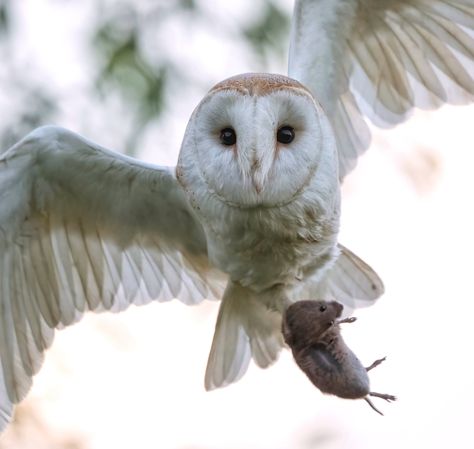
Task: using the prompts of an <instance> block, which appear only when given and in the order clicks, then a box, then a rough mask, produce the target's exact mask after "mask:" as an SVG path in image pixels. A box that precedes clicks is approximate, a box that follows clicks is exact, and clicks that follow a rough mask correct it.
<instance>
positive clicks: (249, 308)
mask: <svg viewBox="0 0 474 449" xmlns="http://www.w3.org/2000/svg"><path fill="white" fill-rule="evenodd" d="M283 344H284V343H283V336H282V334H281V314H280V313H279V312H276V311H273V310H270V309H268V307H267V306H266V305H265V304H263V303H262V302H261V301H259V300H258V297H257V294H256V293H254V292H252V291H251V290H249V289H246V288H244V287H241V286H240V285H238V284H235V283H233V282H230V283H229V285H228V286H227V288H226V291H225V293H224V297H223V299H222V303H221V306H220V309H219V315H218V317H217V323H216V329H215V332H214V339H213V341H212V347H211V352H210V354H209V359H208V362H207V368H206V377H205V387H206V390H213V389H214V388H219V387H225V386H227V385H229V384H231V383H233V382H237V381H238V380H239V379H240V378H241V377H242V376H243V375H244V374H245V372H246V371H247V368H248V366H249V362H250V358H251V357H253V359H254V360H255V363H256V364H257V365H258V366H259V367H261V368H266V367H268V366H269V365H270V364H272V363H273V362H274V361H275V360H276V359H277V358H278V354H279V352H280V350H281V348H282V346H283Z"/></svg>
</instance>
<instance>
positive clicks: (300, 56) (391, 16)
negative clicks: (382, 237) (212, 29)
mask: <svg viewBox="0 0 474 449" xmlns="http://www.w3.org/2000/svg"><path fill="white" fill-rule="evenodd" d="M473 29H474V2H473V0H384V1H381V0H298V1H296V3H295V9H294V16H293V23H292V31H291V37H290V53H289V73H288V77H287V76H283V75H274V74H255V73H250V74H245V75H238V76H234V77H232V78H229V79H227V80H225V81H223V82H221V83H219V84H217V85H216V86H214V87H213V88H212V89H211V90H210V91H209V92H208V93H207V95H206V96H205V97H204V98H203V100H202V101H201V102H200V104H199V105H198V106H197V108H196V109H195V111H194V113H193V115H192V116H191V118H190V120H189V124H188V126H187V129H186V132H185V135H184V139H183V144H182V148H181V152H180V155H179V160H178V163H177V166H176V168H166V167H160V166H155V165H150V164H147V163H144V162H141V161H138V160H136V159H133V158H129V157H126V156H123V155H121V154H117V153H114V152H112V151H109V150H107V149H105V148H102V147H100V146H98V145H96V144H95V143H93V142H90V141H88V140H86V139H84V138H82V137H80V136H78V135H76V134H74V133H73V132H70V131H68V130H65V129H62V128H58V127H53V126H48V127H42V128H39V129H37V130H34V131H33V132H32V133H30V134H29V135H28V136H26V137H25V138H24V139H23V140H21V141H20V142H18V143H17V144H15V145H14V146H13V147H11V148H10V149H9V150H7V151H6V152H5V153H3V154H2V155H1V156H0V199H1V200H0V360H1V366H0V430H1V429H3V428H4V427H5V426H6V425H7V423H8V421H9V420H10V419H11V416H12V413H13V407H14V404H16V403H18V402H19V401H21V400H22V398H24V397H25V395H26V394H27V392H28V390H29V389H30V386H31V383H32V377H33V376H34V374H35V373H37V372H38V370H39V369H40V366H41V363H42V360H43V354H44V351H45V350H46V349H47V348H48V347H49V346H50V345H51V343H52V340H53V335H54V330H55V329H57V328H60V327H64V326H68V325H70V324H72V323H74V322H76V321H78V320H79V319H80V318H81V316H82V315H83V314H84V312H86V311H107V310H111V311H120V310H123V309H125V308H127V307H128V306H129V305H130V304H141V303H146V302H147V301H150V300H158V301H165V300H169V299H172V298H178V299H180V300H181V301H183V302H184V303H186V304H196V303H198V302H200V301H201V300H202V299H203V298H210V299H212V298H214V299H219V300H222V302H221V305H220V310H219V315H218V319H217V324H216V329H215V335H214V339H213V342H212V347H211V352H210V356H209V360H208V366H207V370H206V374H205V387H206V388H207V389H212V388H217V387H222V386H225V385H227V384H229V383H232V382H235V381H237V380H238V379H239V378H240V377H241V376H242V375H243V374H244V373H245V371H246V369H247V367H248V365H249V362H250V360H251V359H252V358H253V360H254V361H255V363H256V364H257V365H258V366H260V367H267V366H268V365H270V364H271V363H272V362H273V361H275V359H276V358H277V356H278V353H279V352H280V350H281V348H282V346H283V338H282V335H281V331H280V328H281V314H282V311H284V310H285V308H286V307H287V306H288V305H289V304H290V303H292V302H294V301H298V300H299V299H308V298H324V299H336V300H338V301H339V302H343V303H345V304H349V305H351V306H357V305H360V304H363V303H365V304H370V303H372V302H373V301H374V300H375V299H376V298H378V297H379V296H380V295H381V294H382V292H383V285H382V282H381V280H380V279H379V277H378V276H377V274H376V273H375V272H374V271H373V270H372V269H371V268H370V267H369V266H368V265H367V264H365V263H364V262H363V261H362V260H361V259H359V258H358V257H357V256H356V255H355V254H353V253H352V252H351V251H349V250H348V249H347V248H345V247H343V246H342V245H340V244H339V243H338V228H339V216H340V187H339V186H340V182H341V181H342V180H343V179H344V177H345V176H346V174H347V173H348V172H349V171H350V170H351V169H352V168H353V167H354V165H355V163H356V160H357V157H358V156H359V155H360V154H361V153H362V152H363V151H364V150H365V149H366V148H367V147H368V145H369V140H370V135H369V132H368V127H367V123H366V120H367V119H369V120H371V121H372V122H373V123H374V124H376V125H380V126H384V125H394V124H397V123H400V122H403V121H404V120H405V119H407V117H408V116H409V114H410V112H411V111H412V109H413V108H415V107H436V106H439V105H441V104H443V103H466V102H469V101H471V100H472V95H473V94H474V82H473V80H472V78H471V75H470V73H469V68H468V67H469V64H471V63H472V60H473V55H474V41H473V39H472V37H471V35H472V31H473Z"/></svg>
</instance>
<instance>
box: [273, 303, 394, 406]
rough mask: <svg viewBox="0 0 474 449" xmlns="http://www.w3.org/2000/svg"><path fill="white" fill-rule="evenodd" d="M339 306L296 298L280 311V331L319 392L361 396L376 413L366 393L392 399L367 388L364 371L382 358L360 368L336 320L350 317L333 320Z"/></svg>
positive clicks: (353, 396)
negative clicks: (281, 320) (295, 300)
mask: <svg viewBox="0 0 474 449" xmlns="http://www.w3.org/2000/svg"><path fill="white" fill-rule="evenodd" d="M342 310H343V307H342V305H341V304H339V303H337V302H335V301H332V302H325V301H298V302H296V303H294V304H292V305H291V306H290V307H288V308H287V309H286V311H285V313H284V315H283V322H282V332H283V336H284V338H285V342H286V343H287V344H288V346H290V348H291V350H292V352H293V357H294V359H295V361H296V363H297V365H298V366H299V367H300V368H301V370H302V371H303V372H304V373H305V374H306V375H307V376H308V378H309V379H310V380H311V382H312V383H313V384H314V385H315V386H316V387H317V388H319V389H320V390H321V391H322V392H323V393H327V394H333V395H335V396H339V397H341V398H345V399H365V400H366V401H367V402H368V403H369V405H370V406H371V407H372V408H373V409H374V410H375V411H376V412H378V413H380V414H382V413H381V412H380V411H379V410H377V409H376V408H375V407H374V405H373V404H372V402H371V401H370V399H369V398H368V396H376V397H380V398H382V399H385V400H387V401H392V400H395V397H394V396H391V395H388V394H380V393H374V392H371V391H370V383H369V376H368V375H367V371H369V370H370V369H372V368H374V367H375V366H377V365H379V364H380V363H381V362H382V361H383V360H384V359H380V360H376V361H375V362H374V363H373V364H372V365H371V366H369V367H368V368H364V367H363V366H362V363H361V362H360V361H359V359H358V358H357V357H356V356H355V354H354V353H353V352H352V351H351V350H350V349H349V347H348V346H347V345H346V344H345V342H344V340H343V338H342V336H341V331H340V327H339V324H340V323H351V322H353V321H355V319H354V318H347V319H344V320H337V318H339V317H340V316H341V313H342Z"/></svg>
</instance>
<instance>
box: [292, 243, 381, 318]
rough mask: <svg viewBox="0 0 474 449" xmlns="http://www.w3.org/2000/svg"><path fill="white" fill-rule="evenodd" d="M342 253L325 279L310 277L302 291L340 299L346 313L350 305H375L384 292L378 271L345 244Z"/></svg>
mask: <svg viewBox="0 0 474 449" xmlns="http://www.w3.org/2000/svg"><path fill="white" fill-rule="evenodd" d="M338 247H339V250H340V254H339V257H338V259H337V260H336V262H335V264H334V265H333V267H332V268H331V269H330V270H329V271H328V272H327V273H326V274H325V276H324V277H323V279H318V280H314V279H312V278H311V277H310V278H309V279H308V280H306V281H305V282H304V284H303V286H302V290H301V291H300V292H299V293H298V294H299V295H301V296H303V297H305V298H324V299H325V300H326V301H330V300H333V301H337V302H340V303H342V304H343V305H344V306H345V307H344V313H343V315H345V316H347V313H348V312H349V313H350V309H354V308H358V307H367V306H370V305H372V304H373V303H374V302H375V300H376V299H378V298H379V297H380V296H381V295H382V294H383V293H384V286H383V282H382V280H381V279H380V277H379V276H378V274H377V273H376V272H375V271H374V270H373V269H372V268H371V267H370V266H369V265H367V264H366V263H365V262H364V261H363V260H362V259H360V258H359V257H357V256H356V255H355V254H354V253H353V252H352V251H350V250H348V249H347V248H346V247H344V246H342V245H341V244H339V245H338Z"/></svg>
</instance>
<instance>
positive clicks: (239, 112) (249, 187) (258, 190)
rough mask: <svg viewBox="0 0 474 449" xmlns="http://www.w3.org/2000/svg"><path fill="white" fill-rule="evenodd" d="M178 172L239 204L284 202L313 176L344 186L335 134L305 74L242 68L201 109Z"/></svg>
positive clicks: (194, 117) (328, 186) (326, 183)
mask: <svg viewBox="0 0 474 449" xmlns="http://www.w3.org/2000/svg"><path fill="white" fill-rule="evenodd" d="M178 177H179V179H180V181H181V182H182V184H183V185H184V186H185V187H186V186H188V187H189V185H190V184H192V185H193V186H195V185H196V184H197V183H199V184H200V183H201V182H204V184H205V185H206V189H207V191H208V192H210V193H211V194H212V195H214V196H215V197H217V198H218V199H219V200H221V201H222V202H224V203H227V204H229V205H234V206H237V207H240V208H252V207H258V206H264V207H273V206H279V205H284V204H287V203H289V202H291V201H292V200H293V199H294V198H295V197H297V196H298V195H300V194H301V193H302V192H303V191H304V190H306V189H307V188H308V186H310V184H311V183H312V182H313V180H315V181H317V182H318V184H319V186H320V187H322V188H325V189H329V190H330V189H333V188H335V189H337V183H338V181H337V179H338V175H337V154H336V149H335V143H334V138H333V133H332V130H331V127H330V125H329V121H328V120H327V118H326V116H325V114H324V112H323V110H322V109H321V106H320V105H319V104H318V103H317V102H316V101H315V100H314V98H313V96H312V95H311V93H310V92H309V91H308V90H307V89H306V88H305V87H304V86H303V85H301V84H300V83H299V82H298V81H295V80H293V79H291V78H288V77H285V76H282V75H271V74H244V75H238V76H235V77H233V78H229V79H227V80H225V81H222V82H220V83H219V84H217V85H216V86H214V87H213V88H212V89H211V90H210V91H209V93H208V94H207V95H206V97H204V99H203V100H202V101H201V103H200V104H199V105H198V107H197V108H196V110H195V111H194V113H193V115H192V117H191V120H190V122H189V124H188V127H187V130H186V133H185V137H184V141H183V146H182V148H181V153H180V158H179V162H178ZM316 178H317V179H316ZM334 184H336V185H334Z"/></svg>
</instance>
